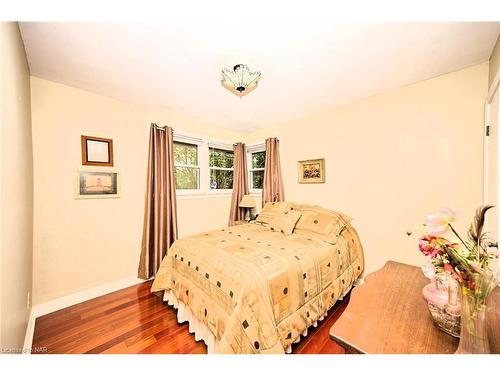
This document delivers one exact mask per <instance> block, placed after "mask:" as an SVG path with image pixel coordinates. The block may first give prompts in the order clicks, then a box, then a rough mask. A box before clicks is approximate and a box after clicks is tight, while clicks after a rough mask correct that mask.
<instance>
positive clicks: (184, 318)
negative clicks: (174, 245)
mask: <svg viewBox="0 0 500 375" xmlns="http://www.w3.org/2000/svg"><path fill="white" fill-rule="evenodd" d="M342 297H344V296H342ZM342 299H343V298H340V300H342ZM163 300H164V301H166V302H167V303H168V304H169V305H170V306H173V307H174V308H176V309H177V322H179V323H184V322H188V323H189V333H194V339H195V341H200V340H203V341H204V342H205V345H206V346H207V352H208V354H216V353H219V352H218V351H217V344H218V343H217V341H216V340H215V336H214V335H213V333H212V332H211V331H210V330H209V329H208V327H207V326H206V325H205V324H204V323H203V322H201V321H200V320H198V318H196V316H195V315H194V314H193V312H192V311H191V309H190V308H189V307H188V306H186V305H185V304H184V303H183V302H182V301H179V300H178V299H177V297H176V296H175V294H174V293H172V292H171V291H170V290H166V291H165V293H164V295H163ZM327 315H328V312H326V313H325V315H323V316H322V317H320V318H319V319H318V320H317V321H315V322H314V323H313V324H312V326H313V327H317V326H318V322H320V321H322V320H323V319H325V317H326V316H327ZM306 336H307V328H306V329H305V330H304V332H302V333H301V335H300V336H299V337H298V338H297V340H296V341H294V344H295V343H298V342H299V341H300V339H301V337H306ZM291 352H292V345H289V346H288V347H287V348H286V349H285V353H288V354H290V353H291Z"/></svg>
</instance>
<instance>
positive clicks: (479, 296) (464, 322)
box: [455, 270, 500, 354]
mask: <svg viewBox="0 0 500 375" xmlns="http://www.w3.org/2000/svg"><path fill="white" fill-rule="evenodd" d="M499 276H500V273H499V272H498V271H490V270H487V271H485V272H483V273H482V274H476V275H475V277H474V278H473V279H472V280H469V281H468V282H467V284H462V285H461V288H460V297H461V304H462V310H461V311H462V314H461V328H460V343H459V344H458V349H457V351H456V352H455V353H456V354H487V353H490V346H489V341H488V331H487V329H488V324H487V309H488V306H487V303H488V297H489V296H490V294H491V292H492V291H493V289H494V288H495V287H496V286H497V284H498V282H499V281H500V277H499Z"/></svg>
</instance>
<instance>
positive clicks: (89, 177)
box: [76, 170, 120, 199]
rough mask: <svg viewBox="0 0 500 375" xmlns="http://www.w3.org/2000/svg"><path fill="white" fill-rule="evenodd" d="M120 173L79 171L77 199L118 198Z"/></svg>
mask: <svg viewBox="0 0 500 375" xmlns="http://www.w3.org/2000/svg"><path fill="white" fill-rule="evenodd" d="M119 196H120V195H119V181H118V172H113V171H106V172H100V171H99V172H98V171H87V170H85V171H83V170H82V171H78V173H77V188H76V198H77V199H84V198H118V197H119Z"/></svg>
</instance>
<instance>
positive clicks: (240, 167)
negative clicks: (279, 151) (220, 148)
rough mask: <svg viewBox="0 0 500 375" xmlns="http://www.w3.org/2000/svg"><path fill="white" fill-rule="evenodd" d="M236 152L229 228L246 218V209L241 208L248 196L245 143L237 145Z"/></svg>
mask: <svg viewBox="0 0 500 375" xmlns="http://www.w3.org/2000/svg"><path fill="white" fill-rule="evenodd" d="M233 150H234V165H233V166H234V172H233V196H232V198H231V211H230V212H229V226H231V225H234V223H235V221H238V220H243V219H244V218H245V213H246V210H247V209H246V208H240V207H239V204H240V201H241V198H243V196H244V195H246V194H248V174H247V155H246V150H245V144H244V143H240V142H239V143H236V144H235V145H234V146H233Z"/></svg>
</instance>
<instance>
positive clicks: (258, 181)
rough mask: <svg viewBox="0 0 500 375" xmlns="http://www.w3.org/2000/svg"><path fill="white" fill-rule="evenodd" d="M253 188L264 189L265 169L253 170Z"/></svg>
mask: <svg viewBox="0 0 500 375" xmlns="http://www.w3.org/2000/svg"><path fill="white" fill-rule="evenodd" d="M250 173H251V174H252V189H262V185H263V183H264V171H252V172H250Z"/></svg>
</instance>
